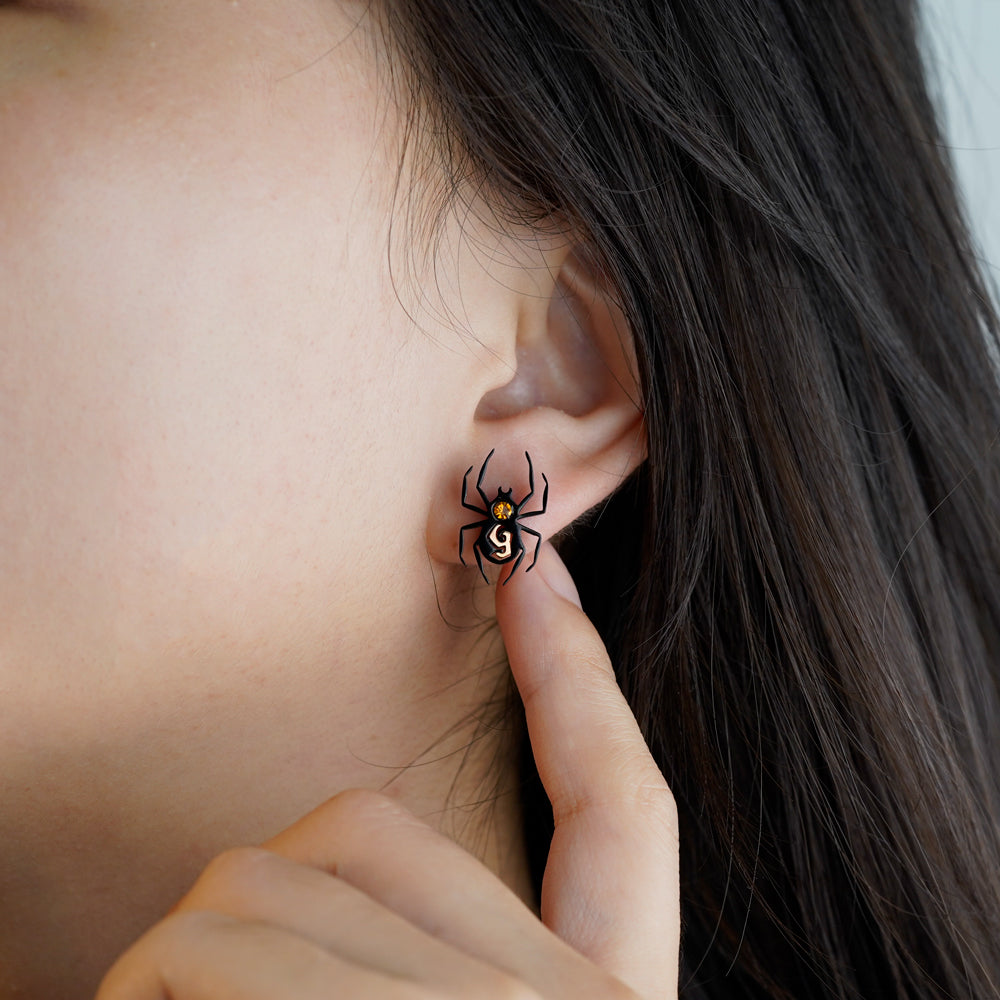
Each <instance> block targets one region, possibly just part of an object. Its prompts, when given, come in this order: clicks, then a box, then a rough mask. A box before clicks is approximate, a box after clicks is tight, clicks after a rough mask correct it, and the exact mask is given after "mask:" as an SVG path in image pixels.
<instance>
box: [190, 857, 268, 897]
mask: <svg viewBox="0 0 1000 1000" xmlns="http://www.w3.org/2000/svg"><path fill="white" fill-rule="evenodd" d="M275 861H276V857H275V855H274V854H272V853H271V852H270V851H267V850H264V848H262V847H231V848H229V849H228V850H226V851H223V852H222V853H221V854H218V855H216V856H215V857H214V858H213V859H212V860H211V861H210V862H209V863H208V864H207V865H206V866H205V869H204V871H203V872H202V873H201V875H200V876H199V878H198V881H197V882H195V884H194V886H193V887H192V889H191V891H190V892H189V893H188V894H187V896H185V897H184V901H183V906H184V907H191V906H207V905H210V904H212V903H217V904H218V903H222V902H227V903H229V904H237V903H240V902H242V901H245V900H247V899H248V898H249V897H251V896H252V895H253V894H254V892H255V891H256V890H257V889H258V888H259V887H260V886H261V884H262V883H263V882H265V881H268V880H270V879H271V878H272V877H273V875H272V868H273V866H274V863H275Z"/></svg>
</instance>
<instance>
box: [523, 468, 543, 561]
mask: <svg viewBox="0 0 1000 1000" xmlns="http://www.w3.org/2000/svg"><path fill="white" fill-rule="evenodd" d="M542 479H543V481H544V482H545V489H544V490H542V509H541V510H531V511H528V513H527V514H522V513H521V512H520V511H518V514H517V519H518V521H520V520H521V518H522V517H534V516H535V515H536V514H544V513H545V509H546V508H547V507H548V505H549V481H548V480H547V479H546V478H545V473H544V472H543V473H542ZM524 499H525V500H527V499H528V498H527V497H525V498H524ZM521 502H522V503H524V500H522V501H521ZM524 530H525V531H527V530H528V529H527V528H525V529H524ZM531 533H532V534H533V535H537V534H538V532H537V531H532V532H531ZM525 572H527V570H525Z"/></svg>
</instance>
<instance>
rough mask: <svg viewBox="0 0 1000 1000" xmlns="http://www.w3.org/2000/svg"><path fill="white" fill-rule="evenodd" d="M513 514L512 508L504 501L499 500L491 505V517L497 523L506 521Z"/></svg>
mask: <svg viewBox="0 0 1000 1000" xmlns="http://www.w3.org/2000/svg"><path fill="white" fill-rule="evenodd" d="M513 513H514V508H513V507H511V505H510V504H509V503H507V501H506V500H500V501H499V502H497V503H495V504H494V505H493V516H494V517H495V518H496V519H497V520H498V521H506V520H507V518H508V517H510V515H511V514H513Z"/></svg>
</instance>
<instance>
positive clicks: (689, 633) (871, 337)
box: [383, 0, 1000, 1000]
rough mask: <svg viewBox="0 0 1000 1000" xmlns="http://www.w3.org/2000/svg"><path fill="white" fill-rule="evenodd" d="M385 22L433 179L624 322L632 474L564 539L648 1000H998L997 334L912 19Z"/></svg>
mask: <svg viewBox="0 0 1000 1000" xmlns="http://www.w3.org/2000/svg"><path fill="white" fill-rule="evenodd" d="M383 13H384V14H385V25H386V26H387V27H388V28H389V30H390V32H391V37H392V38H393V40H394V42H395V44H397V45H398V46H400V47H401V50H402V51H403V52H404V53H405V54H406V56H407V59H406V63H407V66H408V67H409V70H410V71H412V78H413V82H414V84H415V87H416V90H415V91H414V93H413V96H414V97H415V98H417V100H416V102H415V104H414V107H416V105H417V104H419V105H420V107H421V109H422V110H421V112H420V113H421V114H422V115H426V116H430V117H429V118H425V119H423V120H424V121H425V122H428V121H429V122H431V123H432V126H433V130H434V134H435V135H436V137H437V138H438V140H439V142H438V144H437V147H438V150H439V152H440V153H441V155H442V156H443V158H444V161H445V162H446V165H447V166H448V168H449V170H450V171H451V174H450V176H451V177H452V178H453V179H455V180H456V182H457V179H458V178H459V177H461V176H464V177H466V178H468V177H473V178H476V179H478V180H479V181H481V182H482V183H484V184H486V185H488V186H489V188H491V189H493V190H495V191H497V192H502V193H503V195H504V196H505V198H506V199H508V202H509V203H510V204H512V205H517V206H519V209H518V210H519V212H520V213H521V214H523V217H524V219H526V220H528V221H532V220H533V221H539V220H542V219H545V218H549V217H563V218H566V219H568V220H570V222H571V223H572V226H573V229H574V231H576V232H579V233H581V234H583V236H584V238H585V240H586V242H587V244H588V246H589V248H590V250H591V252H592V253H593V255H594V257H595V259H596V260H597V261H598V262H599V266H600V267H601V268H602V269H603V270H604V271H605V272H606V274H607V276H608V278H609V280H610V281H611V283H612V285H613V287H614V288H615V289H616V290H617V292H618V293H619V294H620V300H621V305H622V308H623V309H624V311H625V315H626V316H627V317H628V319H629V322H630V324H631V329H632V332H633V334H634V338H635V341H636V347H637V351H638V357H639V364H640V369H641V371H640V375H641V383H642V387H643V399H642V405H643V407H644V409H645V414H646V421H647V426H648V435H649V459H648V462H647V463H646V464H645V465H644V466H643V467H642V468H641V469H640V470H639V471H638V472H637V473H636V474H635V475H634V476H633V477H631V479H630V480H629V481H628V482H627V483H626V484H625V485H624V486H623V488H622V489H620V490H619V491H617V492H616V493H615V494H614V496H613V497H612V498H611V499H610V500H609V501H608V502H607V504H605V505H602V507H601V509H600V510H599V512H595V516H592V517H589V518H588V519H586V523H581V524H579V525H577V526H576V527H575V528H574V531H573V533H571V534H570V535H569V536H568V537H566V538H565V539H564V544H563V545H562V551H563V553H564V556H565V558H566V559H567V561H568V562H569V564H570V568H571V570H572V572H573V574H574V576H575V578H576V579H577V581H578V583H579V587H580V591H581V595H582V598H583V602H584V607H585V609H586V610H587V612H588V613H589V614H590V616H591V618H592V619H593V620H594V621H595V624H597V626H598V628H599V630H600V631H601V634H602V636H603V637H604V639H605V641H606V643H607V645H608V648H609V651H610V653H611V657H612V660H613V662H614V663H615V665H616V669H617V671H618V676H619V680H620V683H621V686H622V688H623V690H624V691H625V693H626V695H627V697H628V699H629V701H630V703H631V705H632V707H633V709H634V711H635V713H636V715H637V717H638V719H639V721H640V724H641V726H642V730H643V732H644V733H645V735H646V739H647V741H648V743H649V746H650V748H651V750H652V752H653V754H654V755H655V757H656V760H657V761H658V763H659V765H660V767H661V768H662V769H663V772H664V774H665V775H666V777H667V779H668V781H669V783H670V785H671V787H672V789H673V791H674V794H675V796H676V798H677V804H678V809H679V811H680V818H681V852H682V854H681V892H682V968H681V980H680V982H681V995H682V996H684V997H688V998H703V997H704V998H707V997H720V998H721V997H725V998H727V1000H732V998H736V997H773V998H778V997H795V998H799V1000H802V998H819V997H844V998H846V997H866V998H872V997H944V996H954V997H975V998H984V997H986V996H996V995H1000V726H998V721H1000V704H998V702H1000V695H998V684H997V664H998V660H1000V510H998V497H1000V463H998V460H997V452H996V450H995V445H996V441H997V435H998V432H1000V402H998V381H997V375H996V369H995V367H994V365H995V360H996V357H998V356H1000V355H993V356H992V357H991V351H993V350H995V349H996V347H997V341H998V336H997V334H998V321H997V316H996V313H995V311H994V307H993V306H992V305H991V302H990V299H989V297H988V294H987V288H986V279H985V278H984V276H983V274H981V273H980V271H979V269H978V266H977V260H976V257H975V254H974V252H973V249H974V248H973V244H972V242H971V240H970V236H969V233H968V230H967V226H966V224H965V220H964V218H963V215H962V211H961V209H960V206H959V204H958V203H957V200H956V196H955V188H954V183H953V177H952V171H951V166H950V164H949V161H948V157H947V150H946V149H945V148H944V147H943V146H942V144H941V139H940V133H939V129H938V125H937V123H936V119H935V113H934V109H933V107H932V104H931V102H930V100H929V98H928V93H927V84H926V81H925V67H924V64H923V58H922V55H921V52H920V48H919V45H918V42H919V37H918V30H917V17H916V13H915V11H914V8H913V5H912V4H911V3H909V2H908V0H832V2H830V3H822V4H807V3H805V2H803V0H735V2H734V0H688V2H683V3H681V2H676V3H670V2H662V0H661V2H652V0H587V2H572V0H549V2H543V0H538V2H532V0H505V2H503V3H491V2H488V0H487V2H484V0H391V2H390V3H388V4H386V5H385V10H384V11H383ZM598 514H599V516H597V515H598ZM581 541H583V542H585V544H582V545H581V544H579V543H580V542H581ZM526 767H527V768H528V780H527V781H526V785H525V791H524V796H525V804H526V809H527V812H526V815H527V817H528V820H527V822H528V837H529V842H530V843H531V845H533V847H534V849H535V854H536V860H537V861H538V864H539V870H540V865H541V863H542V861H543V860H544V853H545V849H546V847H547V844H548V835H549V833H550V832H551V827H550V826H549V824H550V823H551V815H550V814H549V813H547V811H546V803H545V799H544V795H543V793H542V791H541V789H540V787H539V785H538V783H537V778H533V777H532V775H531V773H530V755H528V756H527V757H526Z"/></svg>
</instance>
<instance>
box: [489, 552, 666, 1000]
mask: <svg viewBox="0 0 1000 1000" xmlns="http://www.w3.org/2000/svg"><path fill="white" fill-rule="evenodd" d="M578 602H579V598H578V597H577V596H576V588H575V586H574V584H573V581H572V578H571V577H570V575H569V573H568V571H567V570H566V567H565V566H564V565H563V563H562V560H561V559H560V558H559V556H558V554H557V553H556V551H555V549H554V548H553V547H552V545H551V544H550V543H548V542H546V543H544V545H543V546H542V548H541V552H540V553H539V557H538V563H537V566H536V568H535V572H533V573H530V574H524V575H522V576H521V577H520V578H519V579H518V580H517V582H516V585H512V586H510V587H506V588H503V587H498V588H497V598H496V609H497V618H498V620H499V622H500V628H501V631H502V632H503V637H504V642H505V644H506V647H507V653H508V657H509V659H510V665H511V670H512V672H513V674H514V679H515V681H516V682H517V685H518V689H519V690H520V692H521V698H522V700H523V702H524V707H525V714H526V716H527V723H528V733H529V736H530V738H531V746H532V750H533V753H534V756H535V763H536V765H537V767H538V773H539V776H540V777H541V779H542V783H543V785H544V786H545V791H546V793H547V795H548V796H549V799H550V801H551V803H552V808H553V814H554V818H555V834H554V836H553V839H552V846H551V849H550V852H549V860H548V864H547V866H546V870H545V878H544V883H543V890H542V919H543V920H544V921H545V923H546V924H547V925H548V926H549V927H551V928H552V929H553V930H554V931H555V932H556V933H557V934H558V935H559V936H560V937H561V938H562V939H563V940H565V941H567V942H569V943H570V944H571V945H573V947H575V948H577V949H578V950H579V951H580V952H582V953H583V954H585V955H587V956H589V957H590V958H591V959H592V960H593V961H595V962H596V963H597V964H599V965H601V966H602V967H603V968H606V969H608V970H609V971H611V972H612V973H614V974H615V975H616V976H618V977H619V978H620V979H621V980H623V981H624V982H626V983H628V984H629V985H630V986H631V987H632V988H633V989H635V990H637V992H639V993H640V995H643V996H662V995H663V993H664V988H665V984H666V985H667V986H669V988H670V989H671V990H674V991H675V990H676V989H677V975H678V952H679V947H680V904H679V877H678V868H679V854H678V843H677V808H676V803H675V801H674V798H673V795H672V794H671V792H670V789H669V787H668V786H667V783H666V781H665V780H664V779H663V776H662V774H661V773H660V770H659V768H658V767H657V766H656V763H655V761H654V760H653V758H652V756H651V755H650V753H649V750H648V748H647V747H646V744H645V741H644V740H643V738H642V734H641V732H640V730H639V726H638V724H637V723H636V721H635V717H634V716H633V714H632V712H631V710H630V708H629V706H628V703H627V702H626V701H625V698H624V696H623V695H622V693H621V690H620V689H619V687H618V685H617V683H616V681H615V676H614V671H613V669H612V667H611V663H610V661H609V659H608V655H607V651H606V649H605V647H604V644H603V643H602V642H601V639H600V636H599V635H598V634H597V631H596V629H595V628H594V627H593V625H592V624H591V622H590V621H589V619H588V618H587V616H586V615H585V614H584V613H583V611H581V610H580V607H579V603H578Z"/></svg>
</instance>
